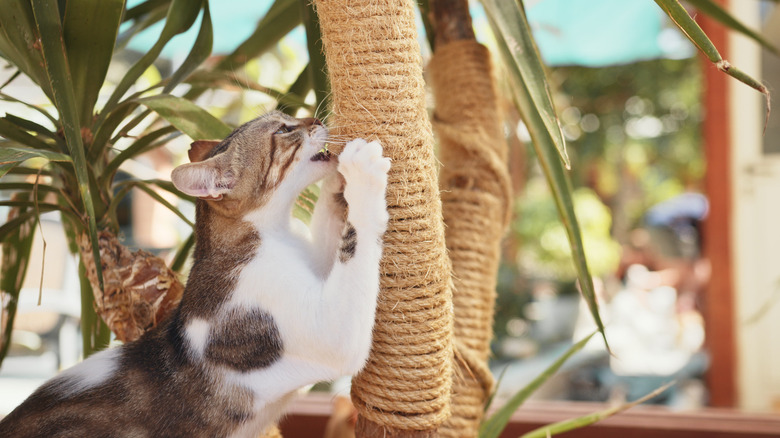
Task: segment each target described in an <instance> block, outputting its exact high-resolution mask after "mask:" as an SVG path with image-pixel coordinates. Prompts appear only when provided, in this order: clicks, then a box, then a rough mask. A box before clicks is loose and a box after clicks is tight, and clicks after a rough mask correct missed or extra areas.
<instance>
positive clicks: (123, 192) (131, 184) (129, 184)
mask: <svg viewBox="0 0 780 438" xmlns="http://www.w3.org/2000/svg"><path fill="white" fill-rule="evenodd" d="M115 188H119V189H120V190H119V191H118V192H117V193H116V195H115V196H114V198H113V199H112V200H111V205H110V206H109V211H112V212H113V211H115V210H116V207H117V206H118V205H119V202H120V201H121V200H122V198H124V197H125V196H127V194H128V193H130V190H132V189H133V188H138V189H139V190H142V191H143V192H145V193H146V194H147V195H149V196H151V197H152V198H154V200H155V201H157V202H159V203H160V204H162V205H163V206H164V207H165V208H167V209H168V210H170V211H171V212H173V213H174V214H175V215H176V216H178V217H179V218H180V219H181V220H183V221H184V223H186V224H187V225H189V226H190V227H195V224H193V223H192V221H191V220H190V219H189V218H188V217H187V216H185V215H184V214H183V213H182V212H181V211H180V210H179V209H178V208H176V207H175V206H174V205H173V204H171V203H170V202H168V200H167V199H165V198H163V197H162V196H160V194H159V193H157V192H155V191H154V189H152V188H151V187H150V186H149V184H148V183H147V182H146V181H134V180H132V181H122V182H121V183H119V184H117V185H116V186H115Z"/></svg>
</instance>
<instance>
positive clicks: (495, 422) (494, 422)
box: [479, 332, 596, 438]
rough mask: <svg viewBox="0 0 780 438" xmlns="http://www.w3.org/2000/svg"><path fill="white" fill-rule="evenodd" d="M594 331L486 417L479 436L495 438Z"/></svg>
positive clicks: (585, 342)
mask: <svg viewBox="0 0 780 438" xmlns="http://www.w3.org/2000/svg"><path fill="white" fill-rule="evenodd" d="M595 334H596V332H594V333H591V334H590V335H588V336H587V337H585V338H584V339H582V340H581V341H579V342H577V343H576V344H574V345H572V346H571V347H569V349H568V350H566V353H564V354H563V356H561V357H560V358H558V360H556V361H555V362H553V364H552V365H550V366H549V367H547V369H546V370H544V372H542V374H540V375H539V376H537V377H536V378H535V379H534V380H532V381H531V383H529V384H528V385H526V386H525V387H524V388H523V389H521V390H520V391H519V392H518V393H517V394H515V395H514V396H512V398H511V399H509V401H508V402H506V404H505V405H504V406H502V407H501V408H500V409H498V410H497V411H496V412H495V413H494V414H493V415H491V416H490V417H489V418H488V419H486V420H485V421H484V422H483V423H482V425H481V426H480V428H479V438H497V437H498V436H499V435H501V431H503V430H504V428H505V427H506V425H507V423H509V419H510V418H511V417H512V414H514V413H515V411H516V410H517V409H518V408H519V407H520V405H522V404H523V402H525V401H526V399H528V397H530V396H531V394H533V393H534V391H536V390H537V389H538V388H539V387H540V386H542V384H543V383H544V382H546V381H547V380H548V379H549V378H550V377H551V376H552V375H553V374H555V373H556V372H558V369H560V368H561V367H562V366H563V364H564V363H565V362H566V361H567V360H568V359H569V358H570V357H571V356H572V355H573V354H574V353H576V352H578V351H580V350H582V348H583V347H585V344H587V343H588V341H590V338H592V337H593V335H595Z"/></svg>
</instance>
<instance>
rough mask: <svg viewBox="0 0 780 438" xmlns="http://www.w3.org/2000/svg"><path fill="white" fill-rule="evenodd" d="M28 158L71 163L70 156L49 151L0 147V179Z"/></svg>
mask: <svg viewBox="0 0 780 438" xmlns="http://www.w3.org/2000/svg"><path fill="white" fill-rule="evenodd" d="M30 158H45V159H47V160H49V161H57V162H66V163H72V162H73V160H72V159H71V157H70V156H68V155H65V154H61V153H59V152H52V151H49V150H42V149H32V148H26V147H18V146H2V147H0V177H2V176H4V175H5V174H6V173H8V171H10V170H11V169H13V168H14V167H16V166H18V165H20V164H21V163H23V162H25V161H27V160H29V159H30Z"/></svg>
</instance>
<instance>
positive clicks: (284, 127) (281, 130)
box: [274, 125, 293, 134]
mask: <svg viewBox="0 0 780 438" xmlns="http://www.w3.org/2000/svg"><path fill="white" fill-rule="evenodd" d="M292 130H293V128H291V127H289V126H287V125H282V126H280V127H279V129H277V130H276V132H274V134H287V133H288V132H292Z"/></svg>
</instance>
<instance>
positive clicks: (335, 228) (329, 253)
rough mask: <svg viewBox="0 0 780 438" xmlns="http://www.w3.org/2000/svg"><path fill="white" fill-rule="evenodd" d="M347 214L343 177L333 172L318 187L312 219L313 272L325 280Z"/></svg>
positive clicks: (338, 243)
mask: <svg viewBox="0 0 780 438" xmlns="http://www.w3.org/2000/svg"><path fill="white" fill-rule="evenodd" d="M346 215H347V204H346V201H345V200H344V178H343V177H342V176H341V174H340V173H338V172H337V171H336V170H335V169H334V171H333V174H331V175H329V176H327V177H326V178H325V179H324V180H323V182H322V186H321V188H320V196H319V198H318V199H317V203H316V204H315V206H314V213H313V214H312V219H311V236H312V249H311V252H312V257H313V258H314V264H315V271H316V272H317V274H318V275H319V276H320V277H321V278H324V277H325V276H326V275H327V274H328V273H329V272H330V270H331V268H332V267H333V262H334V261H335V259H336V251H337V250H338V248H339V245H340V243H341V233H342V230H343V229H344V223H345V220H346Z"/></svg>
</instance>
